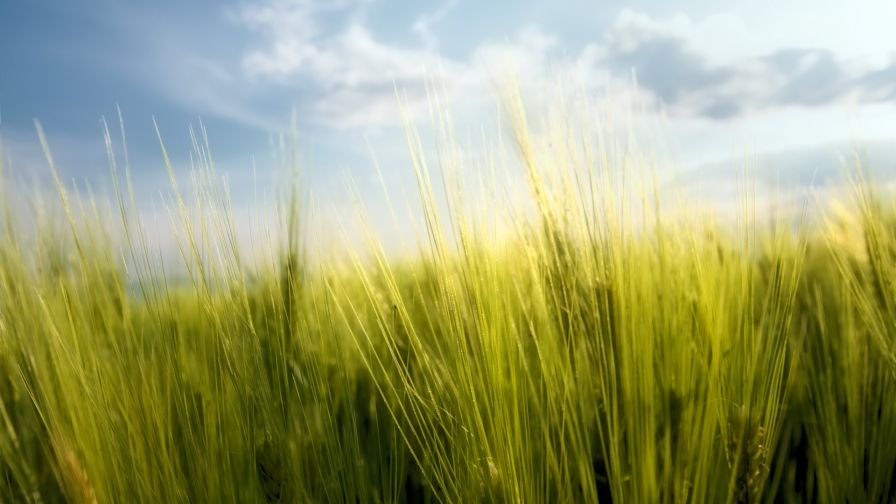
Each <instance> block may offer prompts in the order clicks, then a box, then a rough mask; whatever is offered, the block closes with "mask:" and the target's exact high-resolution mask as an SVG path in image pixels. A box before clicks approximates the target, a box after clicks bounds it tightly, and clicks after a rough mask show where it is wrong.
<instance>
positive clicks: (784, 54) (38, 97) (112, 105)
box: [0, 0, 896, 200]
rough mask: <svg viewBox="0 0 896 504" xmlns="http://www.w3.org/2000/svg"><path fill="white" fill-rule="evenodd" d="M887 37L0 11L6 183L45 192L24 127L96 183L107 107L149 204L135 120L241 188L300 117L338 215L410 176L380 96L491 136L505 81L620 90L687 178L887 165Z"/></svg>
mask: <svg viewBox="0 0 896 504" xmlns="http://www.w3.org/2000/svg"><path fill="white" fill-rule="evenodd" d="M893 19H896V3H894V2H892V1H889V0H880V1H873V0H865V1H856V2H844V1H832V0H818V1H813V2H805V1H794V0H774V1H770V0H756V1H751V2H723V1H710V0H689V1H678V2H669V1H660V0H648V1H643V2H634V1H615V2H614V1H604V2H594V1H592V2H586V1H552V2H534V1H520V2H509V1H494V2H482V1H472V0H447V1H442V0H439V1H414V2H411V1H407V0H360V1H351V0H334V1H329V2H324V1H317V0H258V1H254V2H249V1H230V2H212V1H192V2H183V1H173V0H163V1H157V2H140V3H138V2H126V1H113V0H85V1H79V2H68V1H61V0H59V1H48V0H30V1H11V0H6V1H3V2H0V120H2V123H0V136H2V138H3V141H4V147H5V149H4V155H5V156H7V157H8V158H11V160H12V166H13V167H14V170H15V171H16V172H17V173H18V174H19V175H22V174H23V173H24V174H28V173H41V172H42V171H44V170H45V168H44V165H43V163H42V161H41V156H40V152H39V149H38V146H37V142H36V136H35V134H34V127H33V120H34V119H35V118H37V119H39V120H40V121H41V122H42V124H43V126H44V128H45V129H46V131H47V134H48V137H49V141H50V144H51V147H52V148H53V149H54V152H55V154H56V158H57V161H58V162H59V164H60V169H61V171H62V172H63V176H64V177H67V178H75V179H82V178H83V179H87V180H97V181H102V180H103V177H104V176H105V174H106V173H107V167H106V165H105V154H104V151H103V143H102V135H101V130H100V122H99V119H100V117H102V116H105V117H107V118H109V119H113V118H114V117H115V116H116V106H117V105H118V106H120V107H121V110H122V112H123V114H124V118H125V123H126V128H127V135H128V146H129V149H130V154H131V158H132V165H133V169H134V171H135V175H136V178H137V180H138V182H139V184H140V185H141V187H142V188H144V189H146V190H147V191H146V192H153V191H158V190H160V189H161V188H163V187H164V185H165V184H166V183H167V182H166V179H165V174H164V171H163V168H162V165H161V155H160V153H159V148H158V144H157V141H156V139H155V134H154V132H153V128H152V122H151V117H152V116H153V115H154V116H155V117H156V118H157V120H158V123H159V125H160V128H161V130H162V134H163V136H164V139H165V142H166V144H167V146H168V147H169V150H170V151H171V153H172V155H173V156H174V158H175V160H176V162H177V163H178V167H183V166H184V161H185V160H186V159H187V158H188V153H189V137H188V134H187V128H188V126H189V125H190V124H193V125H195V124H197V123H198V121H199V119H200V118H201V119H202V121H203V123H204V124H205V125H206V126H207V128H208V131H209V134H210V137H211V145H212V148H213V152H214V154H215V156H216V159H217V163H218V166H219V169H220V170H221V171H222V172H224V173H227V174H228V175H229V176H230V177H231V180H232V181H235V183H236V184H237V185H238V186H239V185H240V184H243V185H244V183H245V182H246V181H248V180H249V177H250V174H251V171H252V170H251V166H252V160H253V158H254V159H255V160H256V161H257V162H259V164H260V165H264V163H265V160H267V159H270V151H271V147H270V141H271V138H272V135H276V134H277V132H282V131H284V130H287V129H288V127H289V124H290V117H291V113H292V111H293V110H294V111H295V113H296V117H297V123H298V131H299V143H300V146H301V148H302V152H303V159H305V162H306V165H307V166H306V170H307V171H308V173H309V179H310V181H311V184H312V186H315V187H316V190H317V192H318V194H321V195H323V198H324V199H326V198H332V199H333V200H338V199H339V197H338V196H336V195H337V194H339V188H340V187H341V186H342V184H343V180H344V176H345V175H346V174H348V175H350V176H351V177H352V178H354V179H355V180H357V181H359V182H360V184H361V186H362V187H366V184H367V183H368V182H370V181H372V180H373V177H374V175H373V168H372V167H373V164H372V163H371V161H370V152H369V150H368V146H367V145H368V143H369V144H370V145H371V146H372V147H373V150H374V151H375V153H376V154H377V156H378V157H379V158H380V161H381V162H383V164H384V170H385V172H386V176H387V179H389V180H396V181H397V180H400V179H402V178H404V177H406V176H407V175H409V174H410V168H409V166H408V165H407V156H406V155H405V154H403V151H404V150H405V149H404V143H403V140H402V138H401V135H400V121H399V114H398V107H397V105H396V103H395V97H394V93H393V89H394V87H393V86H398V87H399V88H400V89H402V90H403V91H404V92H405V93H407V96H408V103H409V106H410V111H411V113H412V118H419V117H422V116H421V115H417V114H418V113H421V114H422V111H423V110H424V109H425V103H426V98H425V93H424V87H423V81H424V79H425V78H426V77H427V76H432V75H433V74H434V73H436V72H437V71H438V73H439V75H441V78H442V79H443V82H444V84H445V88H446V90H447V93H448V95H449V96H450V98H451V100H450V101H451V104H452V107H456V108H457V110H458V111H459V113H458V115H457V117H458V120H459V121H460V122H462V123H465V124H466V125H467V126H469V127H471V128H472V129H473V130H475V129H476V128H477V127H478V126H479V124H480V123H483V122H488V121H489V120H490V118H492V119H493V117H492V116H494V113H493V111H494V107H493V103H494V96H493V95H494V89H493V87H492V86H491V85H490V82H492V80H493V79H494V77H495V75H496V74H497V73H498V70H497V69H498V68H505V67H507V66H513V67H515V68H516V70H517V72H518V73H519V75H520V78H521V80H522V81H523V84H524V85H525V86H526V87H528V88H530V89H532V90H534V91H533V92H536V93H537V92H538V90H540V89H541V90H543V89H547V88H549V87H550V86H551V85H552V83H553V82H554V81H555V78H556V76H557V73H558V68H562V69H563V70H564V71H565V72H567V73H569V72H572V74H573V75H574V76H575V79H577V80H580V81H581V82H582V83H583V85H584V86H585V87H586V88H587V89H588V90H592V91H594V92H595V93H601V92H602V90H603V89H605V87H606V86H607V84H608V83H609V84H610V85H611V87H613V88H614V89H619V88H622V87H624V86H625V85H626V84H627V83H628V82H630V80H631V75H632V72H633V71H634V72H635V75H637V80H638V84H639V96H640V97H641V99H642V101H643V102H644V103H646V104H647V107H648V109H649V110H650V111H651V112H654V113H656V114H658V115H662V116H664V117H665V118H666V119H665V131H666V133H667V134H668V136H669V138H670V141H671V143H672V144H673V145H675V149H674V153H675V156H674V157H675V162H676V163H678V164H680V165H682V166H686V167H695V169H698V168H699V167H700V166H703V165H708V164H709V163H717V162H719V161H724V160H725V159H727V158H732V157H736V155H737V153H738V152H741V151H742V150H743V149H749V150H751V151H754V152H757V153H759V152H766V151H807V152H808V151H813V152H814V151H816V150H818V149H822V150H824V149H828V150H830V149H831V147H830V146H832V145H836V146H842V145H844V144H845V143H848V142H851V141H853V142H854V141H868V142H875V145H884V144H886V143H887V142H889V141H890V140H891V139H892V138H893V137H894V136H896V130H894V126H896V30H893V29H892V20H893ZM508 64H509V65H508ZM439 69H441V70H440V71H439ZM785 158H786V159H817V157H813V156H803V157H800V156H795V157H794V156H790V157H789V158H787V157H782V158H780V159H785ZM832 159H833V154H832ZM259 160H260V161H259ZM802 168H805V167H802Z"/></svg>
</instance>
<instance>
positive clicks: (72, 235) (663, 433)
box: [0, 93, 896, 503]
mask: <svg viewBox="0 0 896 504" xmlns="http://www.w3.org/2000/svg"><path fill="white" fill-rule="evenodd" d="M501 103H502V104H503V107H502V115H503V117H502V121H503V124H504V125H505V126H506V128H505V129H504V130H503V131H502V132H501V133H500V135H502V136H503V138H504V139H505V140H508V142H507V143H508V145H509V153H510V154H509V156H500V155H495V156H486V160H485V161H483V162H482V163H481V165H478V166H477V168H476V169H475V170H472V172H473V174H474V176H473V177H472V178H471V177H469V176H467V175H463V176H462V175H461V171H460V170H455V169H454V168H452V167H455V166H456V165H458V164H460V163H461V161H460V160H461V159H463V154H464V148H463V147H462V146H461V143H460V142H457V141H456V140H455V135H453V133H452V128H451V126H450V118H448V117H446V116H443V115H442V114H441V112H436V113H435V114H434V124H435V126H434V129H435V130H436V131H437V134H436V136H438V137H439V139H440V140H439V141H438V144H439V145H440V146H441V147H440V148H439V149H438V155H437V157H438V159H433V158H432V157H431V156H427V154H426V149H425V148H424V143H425V141H424V140H423V139H422V138H423V135H422V134H421V133H420V132H419V131H418V130H417V129H416V128H415V127H413V126H411V125H408V126H407V127H406V129H407V140H408V145H407V148H408V154H409V159H410V162H409V164H408V166H406V167H404V168H403V169H404V170H405V171H406V173H407V176H408V177H409V178H412V179H413V180H415V181H416V187H417V194H416V195H413V198H411V202H412V205H411V206H410V207H403V206H402V205H401V204H399V199H398V198H390V201H392V202H394V203H395V205H394V206H393V207H392V208H393V210H392V212H394V214H395V215H396V216H397V218H399V220H400V218H401V217H403V216H404V215H403V214H404V213H411V214H414V216H415V218H416V221H417V222H418V223H419V231H418V232H416V233H414V234H413V235H412V236H413V237H414V240H416V241H414V240H412V243H414V245H412V246H411V247H410V250H404V251H402V253H401V254H395V253H392V252H390V251H389V250H387V249H390V247H387V246H385V245H383V244H382V242H383V240H382V239H380V238H379V237H378V236H377V233H376V232H374V231H373V228H372V226H368V225H363V224H362V225H361V226H360V229H361V231H360V232H359V236H360V238H359V239H357V240H355V245H354V246H351V247H349V246H346V247H345V248H344V249H343V250H340V251H339V253H334V254H327V253H316V252H315V251H316V250H317V249H318V248H319V247H318V245H317V243H316V238H315V233H314V232H312V231H311V229H313V228H314V223H315V215H316V214H315V212H314V211H312V210H311V208H312V205H310V204H309V202H308V198H307V195H308V191H307V190H305V188H304V185H303V183H302V182H301V176H296V177H295V179H294V180H295V182H294V183H293V184H285V185H282V187H285V189H283V190H282V191H281V193H282V194H281V197H280V198H279V199H278V200H277V201H278V203H277V205H276V206H277V212H276V219H275V221H276V222H274V223H273V224H272V225H271V227H270V228H269V232H267V233H264V232H259V233H257V234H256V235H255V238H254V241H253V242H252V243H251V244H250V247H249V249H250V250H248V251H247V250H246V248H245V247H242V246H241V245H240V243H239V239H238V238H237V235H238V232H239V231H240V230H239V229H237V228H238V227H239V224H237V221H236V219H235V217H234V209H233V205H232V204H231V197H230V193H229V192H228V191H227V188H226V186H223V185H222V184H220V183H218V181H219V179H220V177H217V175H216V173H215V167H214V162H213V161H212V159H213V158H212V152H211V149H210V148H209V147H208V144H209V143H208V142H207V141H206V140H204V139H203V135H197V137H198V138H199V139H198V140H194V147H195V156H194V157H195V159H196V160H197V163H196V168H195V172H194V176H193V178H192V181H193V182H192V183H190V181H188V180H181V178H178V177H175V175H174V174H175V170H174V169H173V168H172V166H171V163H170V162H168V156H167V154H164V145H163V146H162V147H161V148H160V152H161V153H163V155H164V160H165V164H167V170H168V173H169V174H170V176H171V189H172V195H173V196H172V197H171V198H170V199H169V200H167V205H166V209H167V210H166V212H167V213H165V214H164V216H165V217H164V218H163V222H165V223H167V225H169V227H170V228H171V229H170V230H171V232H172V233H173V234H174V235H175V236H176V237H177V240H176V244H177V248H176V250H178V251H179V254H174V255H171V256H164V254H160V253H159V247H158V246H157V244H155V243H154V242H153V239H152V238H151V236H152V234H151V233H149V232H147V226H148V224H147V223H146V222H144V220H145V219H144V218H143V217H142V216H141V214H140V212H138V211H137V210H136V206H137V204H136V200H137V199H138V195H137V194H136V193H135V191H137V189H135V188H134V187H133V184H132V183H131V182H130V178H129V171H128V167H127V161H126V159H123V158H122V156H121V155H115V152H119V151H118V150H117V148H113V143H115V144H116V145H117V143H118V141H119V139H120V140H123V138H122V137H123V127H122V131H121V136H119V131H118V127H117V126H115V127H112V128H111V130H112V132H109V130H108V129H107V133H106V141H107V145H109V152H110V159H109V167H110V172H109V177H108V178H109V183H110V185H111V187H112V188H113V189H112V191H111V194H112V195H113V197H112V198H111V201H104V200H103V198H100V197H97V196H92V193H91V191H90V190H88V189H86V188H84V187H81V188H80V190H78V189H76V188H75V187H74V186H72V185H71V184H69V183H68V181H63V180H60V179H59V177H58V175H56V174H57V173H58V172H57V171H56V168H55V166H54V163H53V161H52V146H51V145H48V144H47V142H46V141H45V140H44V139H43V137H42V140H44V145H45V149H46V153H47V157H48V161H49V165H50V170H51V171H52V173H53V176H54V178H55V181H56V183H55V188H52V187H51V190H49V191H44V192H41V191H38V190H34V191H33V194H32V193H29V192H27V191H23V190H22V189H21V186H20V185H18V184H16V183H15V182H14V179H15V176H14V174H11V173H8V170H7V173H6V175H4V176H3V177H2V178H0V180H3V181H4V187H3V195H2V196H0V202H2V204H3V209H2V211H0V213H2V223H0V228H2V230H0V501H2V502H31V503H50V502H74V503H94V502H97V503H105V502H123V503H132V502H133V503H137V502H152V503H177V502H247V503H265V502H352V503H392V502H450V503H478V502H496V503H505V502H506V503H510V502H514V503H517V502H518V503H548V502H562V503H578V502H630V503H652V502H696V503H704V502H743V503H747V502H816V501H817V502H832V503H842V502H861V503H865V502H872V503H873V502H896V205H894V204H896V199H894V198H893V196H892V195H891V194H890V193H888V192H887V191H885V190H882V189H875V185H874V181H873V180H867V179H866V178H865V177H863V175H862V174H863V172H864V167H862V166H861V164H860V163H858V162H855V163H847V166H844V171H845V172H846V175H847V177H846V178H847V180H849V181H851V183H850V184H848V187H846V189H845V190H844V191H843V194H842V198H841V199H838V200H837V201H838V202H837V203H836V204H835V203H834V202H833V201H820V202H812V203H808V204H806V205H804V208H802V209H798V210H797V211H794V212H789V211H788V212H784V211H781V212H779V213H777V214H770V213H769V212H768V211H767V210H764V209H763V208H761V205H759V204H757V202H756V201H757V196H756V193H757V189H756V187H754V186H753V184H751V181H750V175H749V171H747V172H744V173H743V174H742V175H741V176H740V177H737V178H736V179H737V181H735V182H733V183H734V184H736V185H737V187H736V192H737V194H739V197H738V198H737V201H736V211H735V212H734V213H733V215H732V216H730V218H729V217H726V216H719V215H716V214H714V213H713V212H711V211H710V210H709V209H706V208H699V205H696V204H691V203H693V200H691V199H690V198H688V197H686V196H683V195H681V194H679V193H677V192H675V191H669V190H667V186H666V185H664V184H663V183H660V182H657V181H656V172H657V171H658V167H657V166H655V163H654V162H653V161H652V159H653V158H652V157H651V155H650V149H649V148H647V147H645V145H644V144H643V143H638V142H633V141H631V140H630V139H628V137H627V135H625V134H616V133H613V132H610V131H609V130H607V129H603V128H602V127H599V126H597V125H594V127H592V128H588V127H586V126H582V127H580V126H570V125H567V126H565V127H564V126H563V122H562V121H560V123H561V125H560V126H558V127H553V128H549V131H550V132H551V133H550V135H547V136H545V135H542V134H538V135H536V134H535V133H534V131H536V130H542V128H541V127H540V126H539V125H540V124H542V122H543V119H544V118H543V117H541V116H539V115H536V114H533V113H528V114H527V109H526V107H524V106H523V100H522V98H521V97H520V96H519V94H513V93H511V94H509V95H508V98H506V99H504V100H503V101H502V102H501ZM38 130H40V128H39V126H38ZM0 159H3V156H0ZM294 164H295V165H298V164H299V163H297V162H296V163H294ZM162 166H163V168H162V170H164V169H165V168H164V164H163V165H162ZM293 168H295V171H296V172H297V173H298V172H301V170H303V169H305V168H304V167H301V166H294V167H293ZM309 169H310V168H309ZM512 171H515V173H517V175H519V176H518V177H517V178H515V179H514V178H512V177H509V176H508V175H507V173H508V172H512ZM511 180H518V181H520V182H521V184H519V185H518V187H517V185H516V184H515V183H514V182H510V181H511ZM732 180H734V179H732ZM517 189H520V190H519V191H518V190H517ZM29 194H31V195H30V196H29ZM519 194H523V196H519ZM677 194H678V196H676V195H677ZM402 208H408V209H407V210H402ZM359 215H360V218H361V221H362V222H363V221H364V216H365V212H364V211H363V210H360V211H359ZM346 217H348V216H346ZM165 219H167V220H165ZM175 272H176V273H175Z"/></svg>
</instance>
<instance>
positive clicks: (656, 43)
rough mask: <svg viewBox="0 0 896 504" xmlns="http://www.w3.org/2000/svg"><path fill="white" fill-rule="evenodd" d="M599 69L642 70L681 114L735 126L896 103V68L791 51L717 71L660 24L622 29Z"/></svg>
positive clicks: (644, 80) (648, 84)
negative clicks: (797, 111)
mask: <svg viewBox="0 0 896 504" xmlns="http://www.w3.org/2000/svg"><path fill="white" fill-rule="evenodd" d="M595 63H596V64H598V65H605V66H606V67H607V68H608V69H609V70H610V71H612V72H614V73H616V74H622V75H624V74H626V73H628V72H629V71H631V70H632V69H634V71H635V73H636V75H637V80H638V85H639V87H640V88H641V89H642V90H645V91H647V92H649V93H650V94H652V95H653V96H654V97H655V98H656V99H657V100H658V101H659V102H660V103H661V104H662V105H664V106H665V107H667V108H668V109H669V110H670V112H672V113H675V114H680V115H696V116H704V117H709V118H713V119H727V118H731V117H734V116H737V115H740V114H743V113H746V112H750V111H756V110H762V109H768V108H774V107H787V106H802V107H815V106H823V105H828V104H831V103H835V102H837V101H839V100H842V99H845V98H847V97H853V98H855V99H856V100H857V101H859V102H865V103H868V102H881V101H889V100H896V61H894V62H893V63H891V64H890V65H889V66H886V67H883V68H869V67H868V66H863V65H861V64H859V63H857V62H852V61H844V60H842V59H839V58H838V57H837V56H836V54H834V53H833V52H832V51H830V50H826V49H802V48H786V49H781V50H778V51H775V52H773V53H770V54H766V55H763V56H760V57H756V58H748V59H741V60H736V61H732V62H726V63H724V64H717V63H713V62H711V61H710V60H709V58H708V57H707V56H706V54H704V53H702V52H701V51H700V49H699V48H696V47H692V46H691V45H689V44H688V41H687V40H686V39H685V38H684V37H682V36H680V35H678V34H675V33H672V32H669V31H664V30H662V28H661V27H660V26H656V25H652V26H651V25H644V24H638V23H623V24H617V25H616V26H615V27H614V28H613V30H611V32H610V33H609V34H608V35H607V37H606V45H605V51H604V53H603V58H602V59H601V60H599V61H597V62H595Z"/></svg>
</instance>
